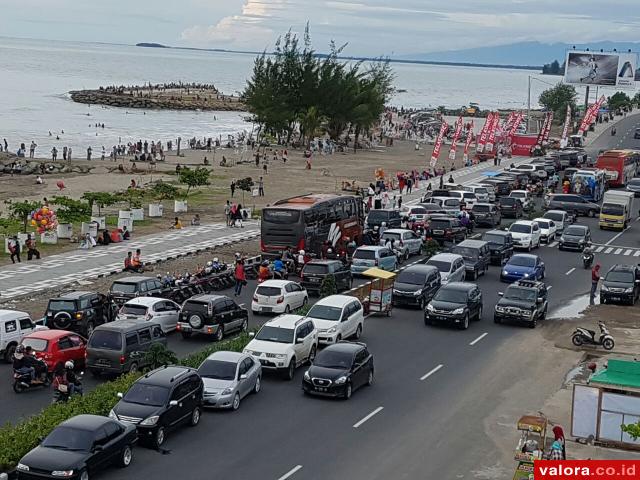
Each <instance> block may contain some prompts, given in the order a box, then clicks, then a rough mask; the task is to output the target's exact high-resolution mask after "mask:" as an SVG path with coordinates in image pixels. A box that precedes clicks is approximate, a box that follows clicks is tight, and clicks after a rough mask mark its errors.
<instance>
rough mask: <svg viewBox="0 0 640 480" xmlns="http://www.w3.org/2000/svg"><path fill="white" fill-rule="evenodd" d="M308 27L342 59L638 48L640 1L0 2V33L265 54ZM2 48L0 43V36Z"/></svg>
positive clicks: (314, 37)
mask: <svg viewBox="0 0 640 480" xmlns="http://www.w3.org/2000/svg"><path fill="white" fill-rule="evenodd" d="M307 21H308V22H309V24H310V29H311V35H312V40H313V44H314V47H315V48H316V50H318V51H327V48H326V46H327V45H328V44H329V42H330V41H331V40H332V39H334V40H335V41H336V43H337V44H340V45H341V44H344V43H348V47H347V49H346V50H345V54H348V55H368V56H394V55H410V54H413V53H428V52H439V51H446V50H459V49H467V48H474V47H480V46H493V45H504V44H510V43H516V42H520V41H532V40H537V41H541V42H544V43H551V42H567V43H585V42H590V41H591V42H594V41H599V40H614V41H635V40H638V32H639V31H640V4H639V0H597V1H594V0H455V1H452V2H447V1H443V0H437V1H433V0H391V1H390V0H351V1H343V0H179V1H174V0H100V1H97V0H2V1H1V2H0V36H9V37H24V38H41V39H51V40H70V41H90V42H108V43H127V44H135V43H138V42H158V43H162V44H166V45H172V46H190V47H205V48H224V49H236V50H252V51H261V50H264V49H267V50H269V49H270V48H271V47H273V44H274V42H275V40H276V38H277V37H278V35H280V34H282V33H284V32H286V31H287V30H289V29H292V30H293V31H294V32H302V31H303V30H304V26H305V24H306V22H307ZM0 42H1V38H0Z"/></svg>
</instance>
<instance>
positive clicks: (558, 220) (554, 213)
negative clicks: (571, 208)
mask: <svg viewBox="0 0 640 480" xmlns="http://www.w3.org/2000/svg"><path fill="white" fill-rule="evenodd" d="M542 218H546V219H549V220H553V222H554V223H555V224H556V233H560V232H562V231H563V230H564V229H565V228H566V227H568V226H569V224H570V223H571V216H570V215H569V214H568V213H567V212H565V211H564V210H547V211H546V212H545V213H544V215H543V216H542Z"/></svg>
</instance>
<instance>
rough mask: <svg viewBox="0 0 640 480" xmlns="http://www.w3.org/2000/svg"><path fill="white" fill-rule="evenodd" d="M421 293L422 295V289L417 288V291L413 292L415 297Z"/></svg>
mask: <svg viewBox="0 0 640 480" xmlns="http://www.w3.org/2000/svg"><path fill="white" fill-rule="evenodd" d="M420 295H422V290H416V291H415V292H413V296H414V297H419V296H420Z"/></svg>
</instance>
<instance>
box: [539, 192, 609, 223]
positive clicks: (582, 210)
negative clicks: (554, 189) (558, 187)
mask: <svg viewBox="0 0 640 480" xmlns="http://www.w3.org/2000/svg"><path fill="white" fill-rule="evenodd" d="M545 208H546V209H547V210H564V211H565V212H570V213H572V214H573V215H574V216H575V217H577V216H579V215H583V216H589V217H595V216H596V215H597V214H598V212H600V206H599V205H598V204H597V203H594V202H590V201H588V200H585V199H584V198H582V197H581V196H580V195H575V194H572V193H570V194H565V193H554V194H551V195H548V196H547V198H545Z"/></svg>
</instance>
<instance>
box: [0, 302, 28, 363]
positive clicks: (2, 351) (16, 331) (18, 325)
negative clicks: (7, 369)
mask: <svg viewBox="0 0 640 480" xmlns="http://www.w3.org/2000/svg"><path fill="white" fill-rule="evenodd" d="M35 329H36V324H35V323H33V320H31V317H30V316H29V314H28V313H26V312H20V311H18V310H0V356H2V357H3V358H4V361H5V362H7V363H11V362H12V361H13V353H14V352H15V351H16V347H17V346H18V344H19V343H20V342H21V341H22V339H23V338H24V336H25V335H29V334H30V333H31V332H33V331H34V330H35Z"/></svg>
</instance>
